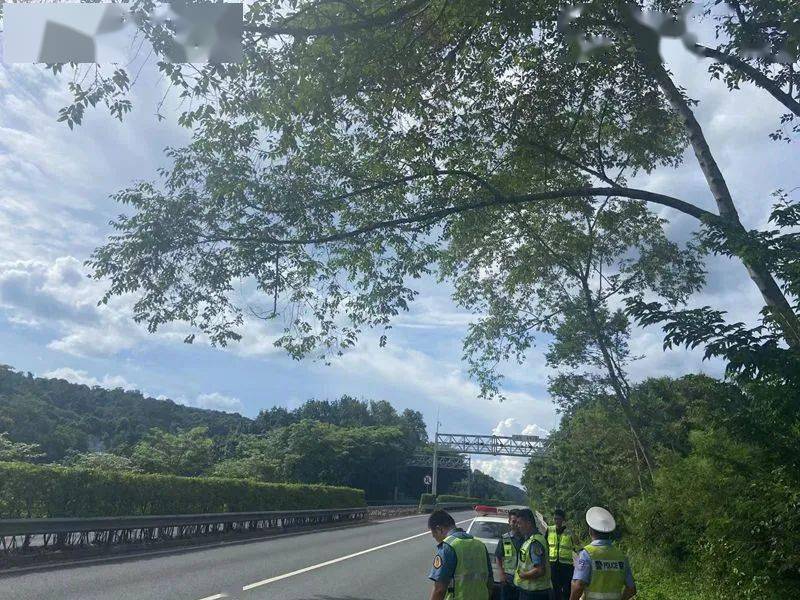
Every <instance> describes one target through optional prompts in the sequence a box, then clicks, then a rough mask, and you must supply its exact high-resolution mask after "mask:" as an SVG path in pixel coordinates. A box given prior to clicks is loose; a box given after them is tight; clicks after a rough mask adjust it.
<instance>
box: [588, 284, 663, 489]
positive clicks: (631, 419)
mask: <svg viewBox="0 0 800 600" xmlns="http://www.w3.org/2000/svg"><path fill="white" fill-rule="evenodd" d="M581 287H582V288H583V295H584V299H585V300H586V310H587V312H588V314H589V320H590V321H591V322H592V327H593V329H594V337H595V341H596V342H597V346H598V348H600V353H601V354H602V355H603V363H604V364H605V366H606V371H607V372H608V377H609V379H610V380H611V387H612V388H614V395H615V396H616V397H617V402H619V405H620V408H621V409H622V413H623V414H624V415H625V420H626V421H627V423H628V427H630V428H631V434H633V438H634V441H635V443H636V444H637V445H638V446H639V450H641V452H642V458H643V459H644V463H645V465H646V466H647V471H648V473H649V474H650V479H651V480H652V478H653V460H652V455H651V453H650V449H649V448H648V445H647V444H646V443H645V441H644V439H643V437H642V435H641V432H640V431H639V424H638V420H637V419H636V415H635V414H634V412H633V407H632V406H631V403H630V398H629V396H628V394H627V392H626V390H625V386H623V383H622V381H621V380H620V377H619V373H618V372H617V369H616V367H615V364H614V359H613V358H612V356H611V351H610V350H609V348H608V346H609V345H608V343H607V341H606V337H605V334H604V333H603V328H602V327H601V326H600V322H599V320H598V319H597V313H596V312H595V306H594V298H592V291H591V290H590V289H589V284H588V282H587V281H586V280H582V281H581Z"/></svg>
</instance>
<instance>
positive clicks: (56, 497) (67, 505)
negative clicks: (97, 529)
mask: <svg viewBox="0 0 800 600" xmlns="http://www.w3.org/2000/svg"><path fill="white" fill-rule="evenodd" d="M359 506H365V501H364V492H363V490H357V489H353V488H345V487H335V486H325V485H301V484H288V483H259V482H255V481H252V480H245V479H221V478H214V477H177V476H173V475H145V474H139V473H123V472H104V471H98V470H89V469H76V468H70V467H58V466H39V465H31V464H26V463H10V462H6V463H0V518H6V519H13V518H30V517H32V518H47V517H95V516H108V517H113V516H123V515H158V514H197V513H215V512H246V511H266V510H295V509H317V508H348V507H359Z"/></svg>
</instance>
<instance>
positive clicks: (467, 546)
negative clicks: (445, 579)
mask: <svg viewBox="0 0 800 600" xmlns="http://www.w3.org/2000/svg"><path fill="white" fill-rule="evenodd" d="M444 543H445V544H447V545H448V546H450V547H451V548H452V549H453V551H454V552H455V553H456V572H455V573H454V574H453V580H452V581H451V582H450V587H449V589H448V590H447V595H446V596H445V599H446V600H489V588H488V587H487V586H486V583H487V581H488V578H489V572H488V570H487V569H488V567H487V558H486V557H487V554H486V546H484V544H483V542H481V541H480V540H476V539H475V538H473V537H456V536H454V535H451V536H449V537H447V538H445V540H444Z"/></svg>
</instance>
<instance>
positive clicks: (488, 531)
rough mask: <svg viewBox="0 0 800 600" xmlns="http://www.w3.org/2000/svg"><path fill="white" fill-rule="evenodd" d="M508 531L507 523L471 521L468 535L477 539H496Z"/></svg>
mask: <svg viewBox="0 0 800 600" xmlns="http://www.w3.org/2000/svg"><path fill="white" fill-rule="evenodd" d="M507 531H508V523H498V522H496V521H473V523H472V526H471V527H470V528H469V533H470V535H472V536H474V537H479V538H496V539H500V537H501V536H502V535H503V534H504V533H506V532H507Z"/></svg>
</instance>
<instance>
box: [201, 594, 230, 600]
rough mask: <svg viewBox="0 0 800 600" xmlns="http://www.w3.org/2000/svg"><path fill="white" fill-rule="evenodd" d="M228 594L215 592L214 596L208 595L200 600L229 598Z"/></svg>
mask: <svg viewBox="0 0 800 600" xmlns="http://www.w3.org/2000/svg"><path fill="white" fill-rule="evenodd" d="M227 597H228V594H214V595H213V596H206V597H205V598H200V600H222V598H227Z"/></svg>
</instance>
